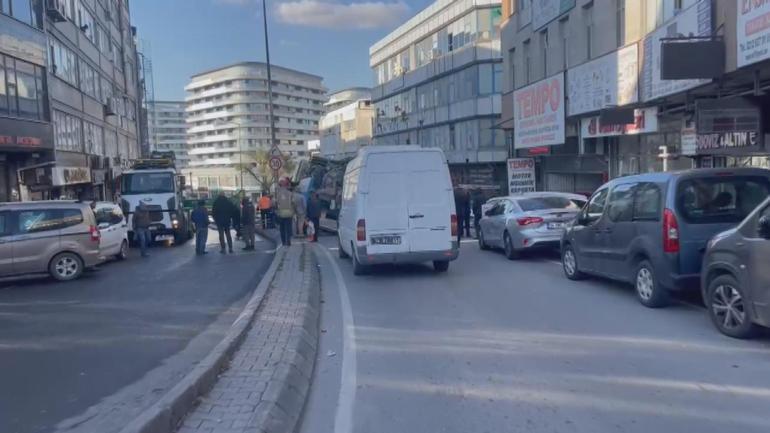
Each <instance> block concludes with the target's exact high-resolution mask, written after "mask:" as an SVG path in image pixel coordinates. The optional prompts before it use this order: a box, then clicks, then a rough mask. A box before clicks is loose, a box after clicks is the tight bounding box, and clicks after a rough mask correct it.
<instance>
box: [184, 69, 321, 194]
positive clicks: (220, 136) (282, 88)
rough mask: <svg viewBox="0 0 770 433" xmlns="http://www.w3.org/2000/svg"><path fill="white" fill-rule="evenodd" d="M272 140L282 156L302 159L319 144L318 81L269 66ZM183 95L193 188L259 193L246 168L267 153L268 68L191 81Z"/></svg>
mask: <svg viewBox="0 0 770 433" xmlns="http://www.w3.org/2000/svg"><path fill="white" fill-rule="evenodd" d="M271 73H272V92H273V116H274V118H273V121H274V126H275V138H276V141H277V144H278V147H279V148H280V150H281V152H282V153H283V154H284V155H288V156H289V157H292V158H306V157H307V153H308V150H307V145H308V141H310V140H317V139H318V120H319V119H320V117H321V116H322V115H323V104H324V102H326V96H325V94H326V89H325V88H324V86H323V79H322V78H321V77H319V76H316V75H312V74H307V73H305V72H300V71H295V70H292V69H288V68H283V67H280V66H275V65H272V66H271ZM185 90H186V91H187V98H186V99H185V102H186V105H187V106H186V114H187V119H186V121H187V146H188V147H187V150H188V152H187V153H188V155H189V165H188V168H187V170H186V172H189V174H190V176H191V179H192V186H193V188H196V189H200V188H209V189H222V190H237V189H240V188H241V179H243V182H242V184H243V185H242V186H243V188H244V189H245V190H247V191H256V192H259V191H261V186H260V185H259V184H258V182H257V179H256V178H255V177H254V176H252V175H251V174H250V172H249V171H248V170H246V174H245V175H243V171H244V170H243V167H246V166H250V165H251V163H252V162H253V161H254V157H255V155H256V153H257V150H269V149H270V147H271V144H270V119H269V110H268V93H267V67H266V65H265V64H264V63H260V62H243V63H237V64H234V65H229V66H225V67H222V68H218V69H214V70H212V71H206V72H202V73H200V74H197V75H194V76H193V77H192V79H191V81H190V83H189V84H188V85H187V86H186V87H185Z"/></svg>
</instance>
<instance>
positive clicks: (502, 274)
mask: <svg viewBox="0 0 770 433" xmlns="http://www.w3.org/2000/svg"><path fill="white" fill-rule="evenodd" d="M336 245H337V243H336V240H335V239H334V238H333V237H325V238H322V243H321V244H320V245H318V248H317V251H316V252H317V253H318V254H319V257H320V258H321V262H320V266H321V272H322V294H323V295H322V296H323V300H324V303H323V306H322V318H321V328H322V334H321V345H320V349H319V352H318V353H319V356H318V359H317V364H316V376H315V378H314V381H313V385H312V389H311V395H310V397H309V400H308V405H307V406H306V410H305V413H304V415H303V420H302V425H301V428H300V429H299V431H300V432H301V433H331V432H335V433H350V432H366V433H392V432H457V433H465V432H481V433H483V432H490V433H497V432H548V433H551V432H585V433H603V432H639V433H648V432H685V431H693V432H699V433H706V432H714V433H722V432H728V431H740V432H742V433H747V432H757V433H759V432H768V431H770V416H768V413H769V412H768V408H770V338H769V337H768V336H767V335H765V336H764V337H762V338H760V339H758V340H754V341H738V340H733V339H730V338H728V337H724V336H722V335H721V334H719V333H717V331H716V330H715V329H714V328H713V327H712V326H711V323H710V322H709V320H708V318H707V316H706V313H705V311H704V310H703V308H702V307H701V306H698V305H695V304H693V303H691V301H687V302H682V301H681V300H680V301H677V302H676V303H675V304H674V305H672V306H671V307H669V308H666V309H660V310H651V309H646V308H644V307H642V306H641V305H640V304H639V302H638V301H637V300H636V298H635V296H634V294H633V291H632V290H631V288H630V287H627V286H624V285H622V284H616V283H612V282H607V281H601V280H596V279H589V280H586V281H580V282H573V281H569V280H567V279H566V278H564V276H563V274H562V270H561V267H560V265H559V263H558V255H555V254H544V255H542V254H541V255H535V256H533V257H528V258H524V259H522V260H520V261H516V262H511V261H508V260H506V259H505V257H503V255H502V254H501V253H499V252H494V251H480V250H479V249H478V246H477V245H476V244H475V243H472V242H471V243H463V245H462V249H461V254H460V258H459V259H458V260H457V261H455V262H453V263H452V264H451V266H450V268H449V272H448V273H446V274H436V273H434V272H433V270H432V268H431V267H429V266H427V265H425V266H406V267H383V268H379V269H376V270H375V271H374V272H373V273H372V274H371V275H367V276H362V277H355V276H353V273H352V267H351V263H350V261H349V260H343V259H339V258H338V257H337V251H336Z"/></svg>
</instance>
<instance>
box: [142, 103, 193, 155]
mask: <svg viewBox="0 0 770 433" xmlns="http://www.w3.org/2000/svg"><path fill="white" fill-rule="evenodd" d="M146 106H147V131H148V132H147V135H148V138H149V142H150V151H151V152H154V151H160V152H173V153H174V156H175V158H176V166H177V168H178V169H184V168H186V167H187V164H188V162H189V157H188V156H187V123H186V122H185V103H184V101H149V102H148V103H147V104H146Z"/></svg>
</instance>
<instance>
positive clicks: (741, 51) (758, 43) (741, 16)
mask: <svg viewBox="0 0 770 433" xmlns="http://www.w3.org/2000/svg"><path fill="white" fill-rule="evenodd" d="M735 28H736V32H737V37H736V41H737V45H738V47H737V48H738V51H737V55H738V67H739V68H740V67H743V66H746V65H750V64H752V63H757V62H759V61H762V60H765V59H768V58H770V1H767V0H761V1H760V0H739V5H738V23H737V25H736V27H735Z"/></svg>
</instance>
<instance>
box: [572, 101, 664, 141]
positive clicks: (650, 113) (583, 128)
mask: <svg viewBox="0 0 770 433" xmlns="http://www.w3.org/2000/svg"><path fill="white" fill-rule="evenodd" d="M657 131H658V108H657V107H652V108H642V109H638V110H634V123H630V124H628V125H602V123H601V122H600V121H599V116H596V117H589V118H585V119H582V120H581V121H580V132H581V136H582V137H583V138H597V137H612V136H616V135H636V134H647V133H650V132H657Z"/></svg>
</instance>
